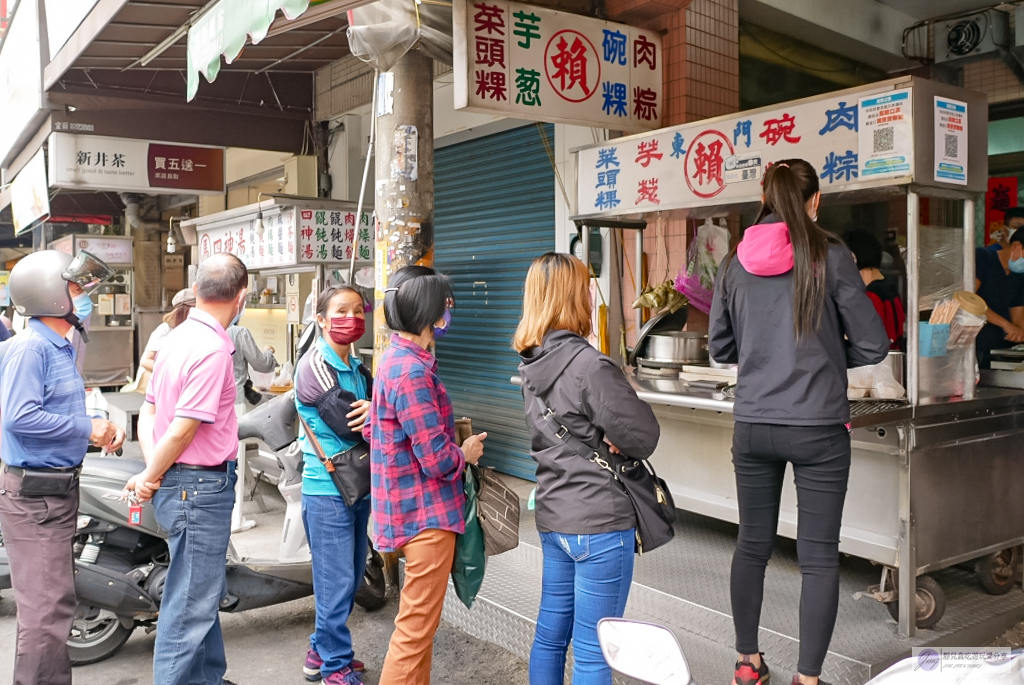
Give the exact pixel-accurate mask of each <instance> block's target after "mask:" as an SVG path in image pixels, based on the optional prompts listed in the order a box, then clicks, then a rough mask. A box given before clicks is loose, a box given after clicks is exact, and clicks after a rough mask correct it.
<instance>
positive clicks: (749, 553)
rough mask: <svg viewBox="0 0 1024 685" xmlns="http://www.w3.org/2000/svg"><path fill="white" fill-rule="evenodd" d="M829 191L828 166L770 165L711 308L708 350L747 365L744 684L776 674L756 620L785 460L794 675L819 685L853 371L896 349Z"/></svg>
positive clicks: (740, 607)
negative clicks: (797, 591)
mask: <svg viewBox="0 0 1024 685" xmlns="http://www.w3.org/2000/svg"><path fill="white" fill-rule="evenodd" d="M820 200H821V193H820V192H819V188H818V174H817V172H816V171H815V170H814V167H813V166H811V165H810V164H808V163H807V162H805V161H804V160H802V159H787V160H782V161H780V162H776V163H775V164H774V165H773V166H772V167H771V168H769V169H768V172H767V173H766V174H765V178H764V195H763V196H762V206H761V211H760V213H759V214H758V218H757V221H756V222H755V225H753V226H751V227H749V228H748V229H747V230H746V232H745V234H744V236H743V240H742V241H741V242H740V244H739V245H738V246H737V248H736V250H735V251H734V252H733V253H732V254H730V255H729V257H727V258H726V259H725V261H724V262H723V263H722V267H721V269H720V270H719V273H718V283H717V285H716V287H715V294H714V301H713V303H712V307H711V322H710V331H709V349H710V352H711V357H712V358H713V359H714V360H715V361H717V362H722V363H729V364H739V380H738V383H737V386H736V403H735V408H734V416H735V419H736V427H735V432H734V434H733V466H734V468H735V472H736V492H737V500H738V504H739V510H740V530H739V539H738V540H737V542H736V552H735V554H734V555H733V561H732V581H731V585H732V609H733V621H734V623H735V627H736V651H737V652H738V653H739V659H738V661H737V663H736V671H735V677H734V683H735V685H764V684H765V683H767V681H768V679H769V672H768V666H767V664H766V663H765V661H764V659H763V658H762V657H761V654H760V652H759V649H758V643H757V630H758V623H759V621H760V616H761V602H762V597H763V594H764V571H765V567H766V566H767V565H768V559H769V558H770V557H771V554H772V547H773V546H774V542H775V534H776V529H777V527H778V521H779V500H780V497H781V494H782V479H783V477H784V476H785V473H786V464H787V463H791V464H793V474H794V478H795V481H796V488H797V500H798V512H799V513H798V519H797V553H798V555H799V558H800V571H801V574H802V577H803V585H802V587H801V598H800V661H799V663H798V671H799V673H798V674H797V675H795V676H793V683H794V685H818V680H819V678H818V677H819V676H820V675H821V666H822V663H823V662H824V660H825V653H826V652H827V651H828V645H829V642H830V641H831V639H832V631H833V629H834V627H835V621H836V611H837V609H838V606H839V528H840V525H841V523H842V517H843V501H844V499H845V497H846V486H847V481H848V480H849V475H850V435H849V430H848V428H847V425H848V424H849V421H850V407H849V403H848V401H847V398H846V385H847V381H846V370H847V368H852V367H856V366H866V365H869V364H877V363H878V362H880V361H882V360H883V359H884V358H885V356H886V354H887V353H888V351H889V338H888V337H887V336H886V333H885V328H884V327H883V325H882V321H881V319H880V318H879V317H878V314H877V313H876V312H875V308H874V306H873V305H872V304H871V300H870V299H868V296H867V295H866V294H865V292H864V281H863V280H862V279H861V276H860V273H859V272H858V270H857V265H856V264H855V263H854V261H853V256H852V255H851V253H850V250H849V249H848V248H847V247H846V246H844V245H843V244H842V242H841V241H840V240H839V239H838V238H836V237H835V236H833V235H832V234H830V233H827V232H826V231H824V230H822V229H821V228H820V227H819V226H818V225H817V224H816V223H815V221H816V220H817V216H818V203H819V202H820Z"/></svg>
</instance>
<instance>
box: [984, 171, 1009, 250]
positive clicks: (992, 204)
mask: <svg viewBox="0 0 1024 685" xmlns="http://www.w3.org/2000/svg"><path fill="white" fill-rule="evenodd" d="M1016 206H1017V177H1016V176H1005V177H993V178H990V179H988V192H987V193H985V244H986V245H988V244H989V242H990V238H989V235H990V234H991V233H992V231H993V230H995V229H997V228H999V227H1000V226H1002V225H1003V212H1005V211H1006V210H1007V209H1009V208H1010V207H1016Z"/></svg>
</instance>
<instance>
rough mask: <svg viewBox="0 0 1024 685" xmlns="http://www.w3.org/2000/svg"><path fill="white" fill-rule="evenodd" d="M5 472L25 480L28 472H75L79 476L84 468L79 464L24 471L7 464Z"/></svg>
mask: <svg viewBox="0 0 1024 685" xmlns="http://www.w3.org/2000/svg"><path fill="white" fill-rule="evenodd" d="M4 471H6V472H7V473H10V474H13V475H15V476H17V477H18V478H24V477H25V472H26V471H27V472H29V473H36V472H39V473H68V472H69V471H70V472H74V474H75V475H76V476H77V475H78V474H79V473H80V472H81V471H82V466H81V464H79V465H78V466H65V467H61V468H57V467H43V468H38V469H23V468H21V467H20V466H9V465H7V464H4Z"/></svg>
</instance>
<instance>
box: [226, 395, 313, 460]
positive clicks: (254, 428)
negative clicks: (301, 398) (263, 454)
mask: <svg viewBox="0 0 1024 685" xmlns="http://www.w3.org/2000/svg"><path fill="white" fill-rule="evenodd" d="M298 417H299V412H298V410H297V409H296V408H295V391H294V390H290V391H288V392H286V393H284V394H283V395H278V396H277V397H275V398H274V399H272V400H270V401H269V402H264V403H263V404H261V405H259V406H258V407H255V408H254V409H253V410H252V411H250V412H249V413H248V414H246V415H245V416H242V417H241V418H240V419H238V439H239V440H249V439H253V438H255V439H257V440H262V441H263V442H265V443H266V444H267V446H268V447H269V448H270V449H271V450H273V451H274V452H276V451H277V450H281V449H284V448H285V447H287V446H288V445H290V444H292V443H293V442H295V438H296V437H297V433H296V424H297V423H298V421H297V419H298Z"/></svg>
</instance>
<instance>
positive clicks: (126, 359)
mask: <svg viewBox="0 0 1024 685" xmlns="http://www.w3.org/2000/svg"><path fill="white" fill-rule="evenodd" d="M49 248H50V249H51V250H59V251H61V252H65V253H67V254H69V255H71V256H72V257H75V256H77V255H78V253H79V251H81V250H85V251H86V252H90V253H92V254H94V255H96V256H97V257H99V258H100V259H102V260H103V261H105V262H106V263H107V264H108V265H109V266H110V268H111V269H113V271H114V275H113V277H111V278H110V280H108V281H106V282H105V283H103V284H101V285H100V286H99V287H97V288H96V290H95V291H94V292H93V293H92V300H93V302H92V305H93V310H92V318H91V320H90V322H89V344H88V345H87V346H86V348H85V365H84V368H83V373H84V374H85V383H86V385H89V386H113V385H122V384H124V382H125V379H126V378H132V377H134V375H135V320H134V317H133V312H134V311H135V287H134V286H135V283H134V262H133V261H132V239H131V237H125V236H104V235H94V234H81V235H66V236H64V237H63V238H60V239H59V240H55V241H53V242H52V243H50V245H49Z"/></svg>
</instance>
